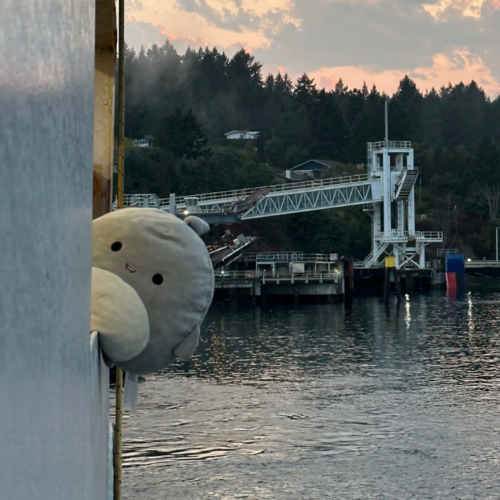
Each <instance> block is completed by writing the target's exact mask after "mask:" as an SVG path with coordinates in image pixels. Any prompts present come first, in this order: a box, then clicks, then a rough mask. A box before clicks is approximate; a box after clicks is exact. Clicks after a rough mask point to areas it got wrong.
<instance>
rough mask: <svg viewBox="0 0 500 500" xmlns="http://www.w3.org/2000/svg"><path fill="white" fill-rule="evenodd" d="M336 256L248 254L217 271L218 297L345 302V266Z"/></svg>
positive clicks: (296, 301) (293, 253)
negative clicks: (226, 267)
mask: <svg viewBox="0 0 500 500" xmlns="http://www.w3.org/2000/svg"><path fill="white" fill-rule="evenodd" d="M333 257H334V255H333V254H332V255H327V254H304V253H302V252H261V253H245V254H243V255H242V256H241V258H240V261H239V262H238V264H237V266H232V268H231V269H230V270H228V269H225V268H223V269H219V270H216V271H215V288H216V295H219V296H220V295H227V294H229V295H231V294H232V295H238V296H240V297H241V296H244V297H247V298H251V299H256V298H258V299H260V300H261V302H265V301H266V298H281V299H287V298H288V299H291V300H294V301H295V303H298V302H300V301H302V300H307V299H311V298H313V299H314V300H321V299H322V300H337V301H338V300H342V299H343V297H344V294H345V283H344V263H343V262H342V261H338V260H336V259H335V260H332V258H333Z"/></svg>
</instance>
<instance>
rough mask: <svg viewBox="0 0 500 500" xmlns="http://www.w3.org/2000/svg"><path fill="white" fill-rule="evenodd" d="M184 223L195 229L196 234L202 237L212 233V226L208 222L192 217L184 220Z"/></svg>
mask: <svg viewBox="0 0 500 500" xmlns="http://www.w3.org/2000/svg"><path fill="white" fill-rule="evenodd" d="M184 222H185V223H186V224H187V225H188V226H189V227H190V228H191V229H194V231H195V233H196V234H198V235H199V236H201V235H202V234H205V233H208V231H210V226H209V225H208V223H207V222H205V221H204V220H203V219H200V218H199V217H196V216H194V215H190V216H188V217H186V218H185V219H184Z"/></svg>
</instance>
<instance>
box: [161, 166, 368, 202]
mask: <svg viewBox="0 0 500 500" xmlns="http://www.w3.org/2000/svg"><path fill="white" fill-rule="evenodd" d="M369 180H370V177H369V176H368V175H367V174H357V175H350V176H343V177H332V178H329V179H317V180H313V181H303V182H294V183H292V184H274V185H271V186H259V187H254V188H245V189H233V190H230V191H217V192H214V193H202V194H192V195H189V196H179V197H177V198H176V203H177V204H179V205H180V204H182V203H184V200H185V199H186V198H198V201H213V200H232V199H235V198H239V197H241V196H249V195H251V194H253V193H255V192H256V191H259V190H261V189H266V188H269V189H270V193H269V194H272V193H282V192H290V191H302V190H304V189H313V188H318V187H325V186H336V185H339V184H352V183H355V182H367V181H369ZM269 194H268V195H267V196H269ZM159 201H160V206H165V205H169V204H170V199H169V198H160V200H159Z"/></svg>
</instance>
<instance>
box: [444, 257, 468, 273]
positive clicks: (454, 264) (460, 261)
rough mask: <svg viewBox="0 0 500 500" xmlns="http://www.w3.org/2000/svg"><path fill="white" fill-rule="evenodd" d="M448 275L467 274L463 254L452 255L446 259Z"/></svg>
mask: <svg viewBox="0 0 500 500" xmlns="http://www.w3.org/2000/svg"><path fill="white" fill-rule="evenodd" d="M445 269H446V272H447V273H457V274H465V257H464V255H462V254H451V255H447V256H446V258H445Z"/></svg>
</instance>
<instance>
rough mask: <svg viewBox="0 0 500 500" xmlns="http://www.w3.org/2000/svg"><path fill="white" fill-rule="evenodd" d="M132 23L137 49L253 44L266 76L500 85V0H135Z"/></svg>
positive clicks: (497, 88) (392, 84) (129, 11)
mask: <svg viewBox="0 0 500 500" xmlns="http://www.w3.org/2000/svg"><path fill="white" fill-rule="evenodd" d="M125 31H126V33H125V38H126V41H127V43H128V45H129V46H132V47H133V48H134V49H135V50H136V51H138V50H140V48H141V46H144V48H145V49H147V48H149V47H151V46H152V45H153V44H158V45H162V44H163V43H164V42H165V40H166V39H168V40H170V41H171V43H172V44H173V45H174V46H175V47H176V49H177V51H178V52H179V53H180V54H182V53H184V51H185V50H186V48H187V47H191V48H196V49H197V48H198V47H209V48H212V47H217V49H219V50H220V51H224V52H225V53H226V55H228V56H232V55H233V54H234V53H235V52H236V51H238V50H240V49H241V48H244V49H246V50H247V51H249V52H251V53H252V55H254V56H255V58H256V60H257V61H259V62H260V63H262V64H263V68H262V71H263V75H264V77H265V76H266V75H267V74H268V73H273V74H276V73H277V72H278V71H280V72H281V73H288V74H289V75H290V77H291V78H292V79H293V80H294V81H295V80H296V79H297V78H298V77H299V76H300V75H301V74H303V73H307V74H308V75H309V76H310V77H313V78H314V79H315V82H316V84H317V86H318V87H319V88H323V87H325V88H326V89H331V88H333V87H334V85H335V83H336V82H337V81H338V80H339V78H342V80H343V82H344V84H346V85H347V86H348V87H349V88H361V86H362V85H363V82H366V84H367V85H368V87H371V86H372V85H376V86H377V88H378V90H379V91H385V92H387V93H388V94H393V93H394V91H395V90H396V89H397V86H398V83H399V81H400V80H401V79H402V78H403V77H404V75H408V76H410V78H412V79H413V80H414V81H415V82H416V83H417V86H418V87H419V89H420V90H421V91H422V92H425V91H428V90H430V89H431V88H432V87H434V88H436V89H439V88H440V87H441V86H443V85H448V83H451V84H456V83H459V82H460V81H463V82H464V83H469V82H470V81H471V80H475V81H476V82H477V83H478V85H479V86H481V87H482V88H483V89H484V90H485V92H486V93H487V94H488V95H489V96H490V97H491V98H496V97H497V96H498V95H499V94H500V50H499V48H500V0H426V1H422V0H126V25H125Z"/></svg>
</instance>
